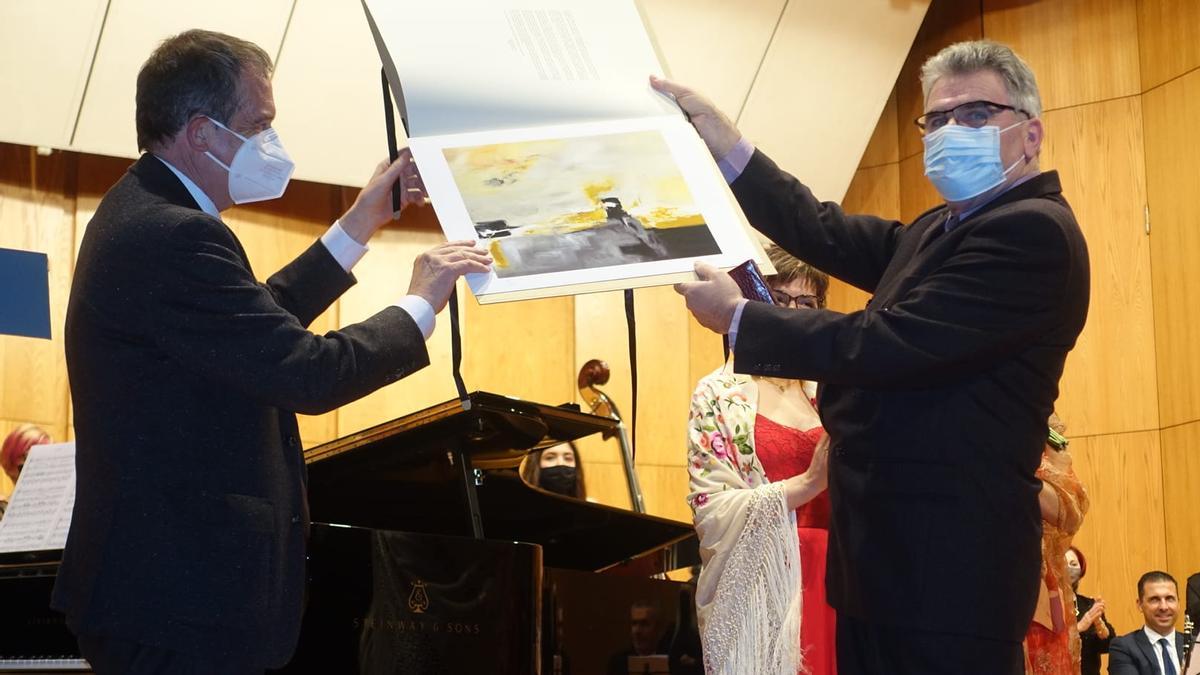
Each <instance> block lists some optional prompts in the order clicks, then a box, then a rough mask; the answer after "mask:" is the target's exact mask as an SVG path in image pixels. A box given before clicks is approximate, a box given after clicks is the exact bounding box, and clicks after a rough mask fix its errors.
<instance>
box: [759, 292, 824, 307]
mask: <svg viewBox="0 0 1200 675" xmlns="http://www.w3.org/2000/svg"><path fill="white" fill-rule="evenodd" d="M771 299H772V300H774V301H775V304H777V305H779V306H780V307H787V306H788V305H791V304H795V305H796V309H820V307H821V300H820V298H818V297H817V296H815V295H806V294H803V293H802V294H800V295H788V294H787V293H784V292H783V291H777V290H775V289H771Z"/></svg>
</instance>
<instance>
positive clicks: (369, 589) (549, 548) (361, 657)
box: [0, 392, 703, 675]
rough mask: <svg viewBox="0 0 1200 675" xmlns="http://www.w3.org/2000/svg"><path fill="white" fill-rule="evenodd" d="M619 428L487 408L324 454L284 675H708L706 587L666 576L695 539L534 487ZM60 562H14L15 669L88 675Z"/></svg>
mask: <svg viewBox="0 0 1200 675" xmlns="http://www.w3.org/2000/svg"><path fill="white" fill-rule="evenodd" d="M617 424H618V422H617V420H614V419H611V418H608V417H600V416H596V415H591V414H586V413H582V412H579V411H578V410H576V409H572V408H570V407H554V406H547V405H541V404H537V403H530V402H527V401H521V400H517V399H513V398H508V397H505V396H499V395H495V394H489V393H485V392H476V393H473V394H470V395H469V397H468V398H467V399H466V400H465V401H460V400H458V399H454V400H451V401H447V402H445V403H442V404H439V405H435V406H433V407H430V408H427V409H425V410H421V411H419V412H416V413H413V414H411V415H408V416H405V417H402V418H399V419H396V420H393V421H391V422H386V423H384V424H380V425H378V426H375V427H372V428H369V429H366V430H363V431H360V432H357V433H354V434H351V435H350V436H347V437H345V438H342V439H338V440H336V441H333V442H330V443H326V444H324V445H321V446H317V447H314V448H311V449H310V450H308V451H307V452H306V453H305V460H306V464H307V469H308V495H309V506H310V512H311V515H312V520H313V526H312V530H311V532H310V542H309V560H308V577H309V583H308V590H307V597H306V609H305V617H304V622H303V625H302V629H301V635H300V640H299V644H298V647H297V650H296V654H295V656H294V657H293V659H292V661H291V662H290V663H289V664H288V665H287V666H286V667H285V668H284V669H282V670H281V671H280V672H281V673H286V674H308V673H321V674H323V675H328V674H331V673H335V674H342V673H361V674H363V675H368V674H382V673H388V674H391V673H406V674H412V675H426V674H428V675H433V674H437V675H443V674H455V673H495V674H500V675H502V674H508V673H512V674H521V675H528V674H530V673H544V674H546V675H556V674H566V673H569V674H570V675H588V674H591V673H595V674H597V675H611V674H613V673H620V674H622V675H624V674H625V673H637V674H639V675H640V674H642V673H674V674H680V673H683V674H687V673H701V672H703V668H702V661H701V660H700V658H701V657H700V647H699V637H698V634H697V633H696V630H695V621H694V615H693V614H692V602H691V598H692V592H691V589H690V588H689V587H688V586H687V585H685V584H681V583H677V582H673V581H669V580H667V579H666V578H665V576H664V573H665V572H667V571H670V570H674V569H679V568H682V567H687V566H689V565H692V564H696V563H697V562H698V554H697V545H696V539H695V535H694V533H693V531H692V529H691V528H690V527H689V526H687V525H686V524H684V523H679V522H676V521H672V520H666V519H663V518H656V517H653V516H648V515H644V514H639V513H635V512H632V511H626V510H624V509H617V508H612V507H608V506H603V505H600V504H594V503H590V502H585V501H581V500H576V499H571V498H567V497H562V496H559V495H557V494H553V493H550V492H546V491H543V490H540V489H538V488H536V487H534V486H531V485H529V484H527V483H526V482H524V481H523V480H522V479H521V477H520V476H519V474H518V467H519V464H520V462H521V460H522V459H523V458H524V457H525V455H526V454H528V453H529V452H530V451H532V450H534V449H538V448H544V447H549V446H551V445H554V444H557V443H560V442H564V441H569V440H573V439H576V438H580V437H583V436H587V435H590V434H593V433H606V432H612V431H613V430H615V429H616V425H617ZM681 480H682V478H681ZM58 553H60V552H55V551H49V552H38V553H37V554H30V555H32V556H33V557H29V556H24V557H20V556H18V557H15V558H14V557H12V556H10V557H9V558H8V559H6V560H0V597H4V598H5V611H4V612H0V671H9V670H11V671H20V672H65V671H81V670H87V664H86V663H85V662H84V661H83V660H82V659H80V658H79V656H78V653H77V652H76V651H74V650H75V645H74V640H73V639H72V638H71V636H70V634H69V633H68V632H67V631H66V628H65V627H64V626H63V625H62V618H61V616H59V615H57V614H55V613H53V612H51V611H50V610H49V609H48V603H49V595H50V588H51V586H52V583H53V577H54V573H55V570H56V568H57V564H56V563H57V560H58ZM648 651H649V652H653V653H654V655H650V656H647V655H645V653H646V652H648Z"/></svg>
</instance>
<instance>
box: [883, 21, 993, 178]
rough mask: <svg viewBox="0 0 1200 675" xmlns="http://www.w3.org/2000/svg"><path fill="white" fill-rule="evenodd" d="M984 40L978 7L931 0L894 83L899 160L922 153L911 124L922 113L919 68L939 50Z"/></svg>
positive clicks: (923, 106)
mask: <svg viewBox="0 0 1200 675" xmlns="http://www.w3.org/2000/svg"><path fill="white" fill-rule="evenodd" d="M981 37H983V17H982V15H981V14H980V3H978V2H963V1H962V0H934V1H933V2H932V3H931V4H930V5H929V11H928V12H926V13H925V22H924V23H923V24H921V30H920V31H918V32H917V38H916V40H914V41H913V46H912V50H911V51H910V52H909V53H908V58H907V59H906V60H905V61H904V66H903V67H901V68H900V76H899V77H898V78H897V79H896V122H897V124H898V126H899V130H900V136H899V141H900V158H901V159H904V158H906V157H912V156H913V155H915V154H919V153H920V152H922V150H923V147H922V145H921V136H920V134H918V133H917V128H916V127H915V126H913V123H912V121H913V120H914V119H916V118H917V117H918V116H920V115H921V113H923V112H925V96H924V95H923V94H922V93H921V65H922V64H924V63H925V60H926V59H928V58H929V57H931V56H933V55H934V54H936V53H937V52H938V51H939V50H940V49H941V48H942V47H945V46H947V45H949V44H952V43H955V42H960V41H962V40H978V39H979V38H981Z"/></svg>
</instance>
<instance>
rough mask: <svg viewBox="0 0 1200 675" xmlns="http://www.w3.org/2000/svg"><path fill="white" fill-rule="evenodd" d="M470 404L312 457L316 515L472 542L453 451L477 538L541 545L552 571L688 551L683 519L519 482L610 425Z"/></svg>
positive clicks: (555, 411)
mask: <svg viewBox="0 0 1200 675" xmlns="http://www.w3.org/2000/svg"><path fill="white" fill-rule="evenodd" d="M470 399H471V406H470V409H468V410H464V409H463V406H462V404H461V403H460V402H459V401H458V400H457V399H453V400H451V401H447V402H445V403H441V404H438V405H435V406H432V407H430V408H426V409H425V410H421V411H419V412H416V413H413V414H411V415H407V416H405V417H401V418H399V419H396V420H393V421H391V422H386V423H384V424H380V425H378V426H375V427H371V428H370V429H365V430H363V431H360V432H357V433H354V434H351V435H349V436H347V437H345V438H342V439H338V440H336V441H332V442H330V443H326V444H324V445H320V446H317V447H314V448H311V449H310V450H308V451H307V452H306V453H305V458H306V461H307V463H308V494H309V508H310V512H311V515H312V519H313V520H314V521H320V522H328V523H337V524H345V525H356V526H360V527H371V528H377V529H387V530H401V531H407V532H421V533H428V534H446V535H458V536H469V535H470V528H469V522H470V521H469V520H468V518H467V513H468V511H467V508H468V507H467V504H466V501H465V499H464V496H463V494H464V490H463V486H462V467H460V466H457V465H456V460H455V458H454V454H453V451H454V450H455V449H456V448H461V450H462V451H463V453H465V454H466V455H468V456H469V457H470V458H471V462H472V465H473V467H474V468H476V469H480V473H479V475H478V479H479V480H478V481H477V482H478V484H477V486H476V488H475V490H476V493H477V495H478V503H479V511H480V515H481V518H482V524H483V532H484V536H485V537H486V538H488V539H503V540H510V541H521V542H527V543H533V544H539V545H541V546H542V547H543V560H544V562H545V564H546V565H548V566H552V567H564V568H570V569H581V570H601V569H604V568H607V567H610V566H612V565H615V564H617V563H620V562H622V561H625V560H629V559H633V558H637V557H639V556H642V555H644V554H646V553H647V552H650V551H655V550H657V549H663V548H666V547H668V546H675V547H676V548H680V547H679V545H680V544H681V543H684V544H685V545H684V546H683V547H682V548H681V550H687V549H688V548H689V547H688V546H687V545H686V542H689V541H690V540H694V537H695V534H694V532H693V530H692V527H691V525H690V524H689V523H682V522H678V521H674V520H669V519H666V518H658V517H655V516H647V515H642V514H637V513H633V512H631V511H627V510H625V509H618V508H613V507H610V506H604V505H601V504H594V503H590V502H585V501H581V500H577V499H571V498H568V497H563V496H560V495H556V494H552V493H549V492H546V491H544V490H541V489H538V488H536V487H533V486H531V485H529V484H527V483H526V482H525V481H524V480H522V479H521V478H520V476H519V475H518V474H517V470H516V469H517V466H518V465H519V464H520V460H521V458H522V457H524V456H525V455H526V454H527V453H528V452H530V451H531V450H533V449H536V448H539V447H548V446H550V445H554V444H556V443H562V442H564V441H569V440H574V439H576V438H581V437H583V436H587V435H590V434H593V433H597V432H602V431H606V430H610V429H613V428H615V427H616V425H617V422H616V420H612V419H609V418H606V417H598V416H596V415H589V414H587V413H581V412H578V411H576V410H572V409H569V408H560V407H554V406H548V405H543V404H539V403H531V402H528V401H522V400H519V399H513V398H508V397H506V396H498V395H496V394H489V393H486V392H475V393H472V394H471V395H470ZM680 480H683V478H682V474H681V478H680ZM690 548H691V550H693V551H694V545H692V546H691V547H690ZM693 557H694V554H692V555H685V556H683V558H682V559H678V562H679V564H680V565H686V564H690V563H691V562H693V561H692V560H691V558H693Z"/></svg>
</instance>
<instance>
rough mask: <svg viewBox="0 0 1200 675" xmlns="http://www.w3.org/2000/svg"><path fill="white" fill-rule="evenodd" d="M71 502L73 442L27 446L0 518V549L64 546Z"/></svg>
mask: <svg viewBox="0 0 1200 675" xmlns="http://www.w3.org/2000/svg"><path fill="white" fill-rule="evenodd" d="M74 506H75V443H74V442H70V443H55V444H52V445H35V446H34V447H32V448H30V449H29V456H28V457H27V458H26V459H25V466H24V468H23V469H21V475H20V477H19V478H18V479H17V486H16V489H14V490H13V494H12V499H10V500H9V503H8V509H7V510H6V511H5V514H4V518H3V519H0V553H13V552H17V551H42V550H47V549H56V548H63V547H64V546H66V543H67V530H68V529H70V527H71V509H72V508H74Z"/></svg>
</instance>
